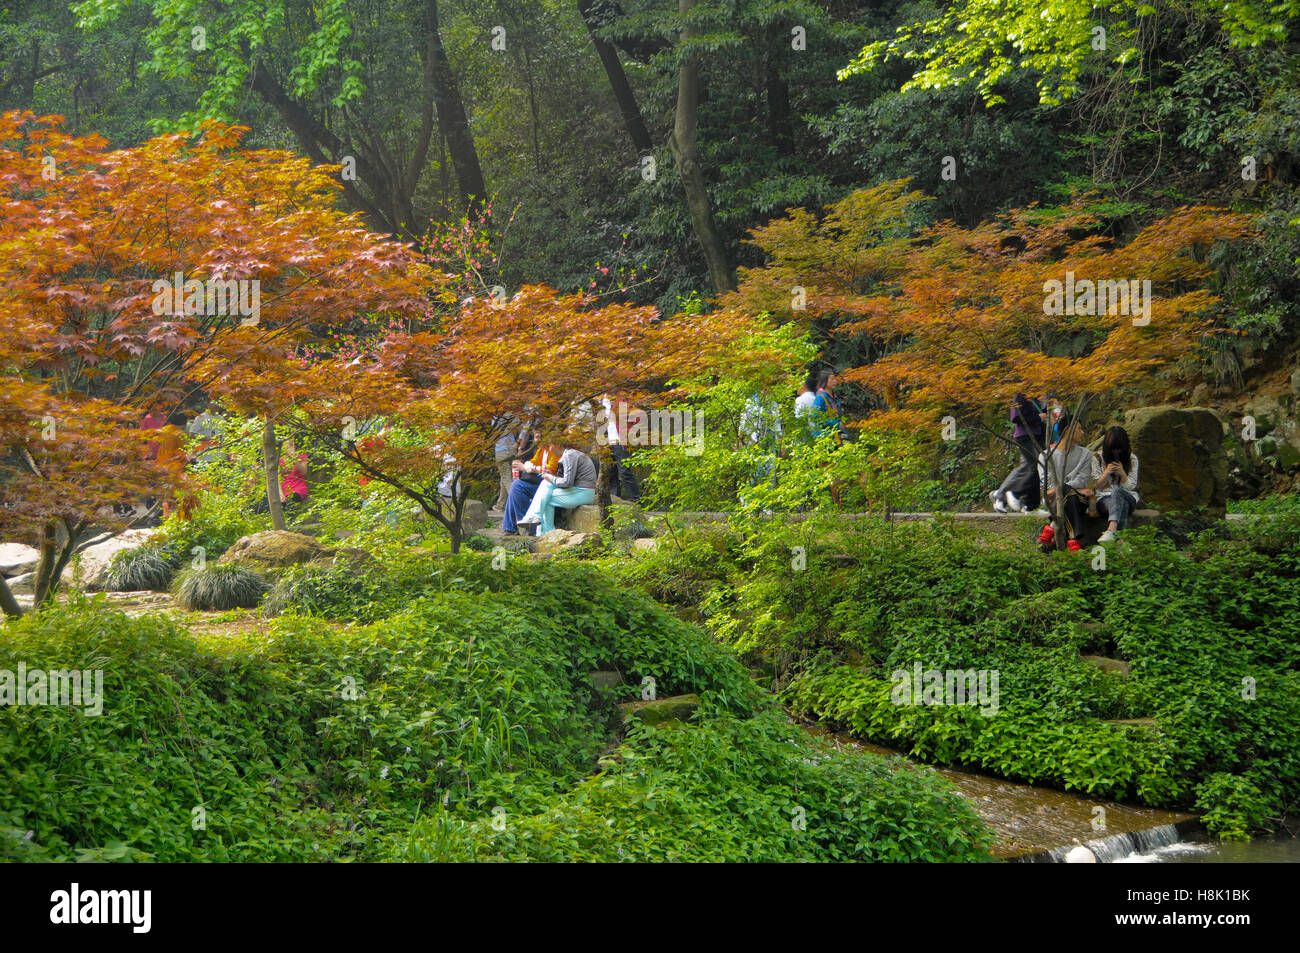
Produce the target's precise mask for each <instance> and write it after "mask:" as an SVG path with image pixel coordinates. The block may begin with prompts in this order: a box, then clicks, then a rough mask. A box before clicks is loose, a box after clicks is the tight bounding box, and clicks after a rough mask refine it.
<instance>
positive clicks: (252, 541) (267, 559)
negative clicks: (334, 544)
mask: <svg viewBox="0 0 1300 953" xmlns="http://www.w3.org/2000/svg"><path fill="white" fill-rule="evenodd" d="M332 554H333V553H332V551H331V550H329V549H326V548H325V547H324V546H322V545H321V544H320V543H318V542H317V541H316V540H314V539H312V538H311V537H310V536H304V535H303V534H302V533H291V532H289V531H288V530H283V529H271V530H267V531H265V532H262V533H254V534H253V535H252V536H241V537H240V538H239V539H238V540H236V542H235V545H233V546H231V547H230V548H229V549H228V550H226V551H225V552H224V553H223V554H222V555H221V558H220V559H218V560H217V564H218V565H228V564H230V563H235V564H238V565H243V566H248V567H249V568H250V569H282V568H284V567H285V566H296V565H298V564H299V563H309V562H311V561H313V560H316V559H321V558H322V557H324V556H329V555H332Z"/></svg>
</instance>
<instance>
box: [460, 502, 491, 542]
mask: <svg viewBox="0 0 1300 953" xmlns="http://www.w3.org/2000/svg"><path fill="white" fill-rule="evenodd" d="M487 524H488V506H487V504H486V503H484V502H483V501H482V500H473V499H470V500H466V501H465V508H464V509H462V510H461V513H460V526H461V529H462V531H463V532H464V535H465V536H472V535H473V534H474V533H477V532H478V531H479V530H481V529H486V528H487Z"/></svg>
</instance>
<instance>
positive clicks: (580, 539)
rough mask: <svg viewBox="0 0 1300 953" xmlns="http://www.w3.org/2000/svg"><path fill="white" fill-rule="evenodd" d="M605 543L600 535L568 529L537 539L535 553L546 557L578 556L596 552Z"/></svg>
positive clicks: (534, 545)
mask: <svg viewBox="0 0 1300 953" xmlns="http://www.w3.org/2000/svg"><path fill="white" fill-rule="evenodd" d="M602 545H603V541H602V540H601V538H600V535H599V534H598V533H575V532H573V531H572V530H567V529H553V530H551V531H550V532H549V533H543V534H542V535H541V536H539V537H537V541H536V542H535V543H534V544H533V552H535V553H539V554H541V555H544V556H558V555H560V554H561V553H564V554H566V555H578V554H584V553H590V552H594V551H596V550H598V549H600V548H601V546H602Z"/></svg>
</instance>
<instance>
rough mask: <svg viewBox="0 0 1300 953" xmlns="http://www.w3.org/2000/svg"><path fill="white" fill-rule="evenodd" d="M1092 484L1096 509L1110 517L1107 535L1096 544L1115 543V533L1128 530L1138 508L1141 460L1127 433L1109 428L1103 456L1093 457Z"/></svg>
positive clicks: (1102, 448) (1103, 437) (1105, 438)
mask: <svg viewBox="0 0 1300 953" xmlns="http://www.w3.org/2000/svg"><path fill="white" fill-rule="evenodd" d="M1092 483H1093V488H1094V490H1095V491H1096V494H1097V497H1096V499H1097V509H1098V510H1099V511H1101V512H1102V513H1104V514H1105V515H1107V516H1109V517H1110V523H1109V524H1108V525H1107V527H1106V531H1105V532H1104V533H1102V534H1101V537H1100V538H1099V539H1098V540H1097V542H1099V543H1109V542H1113V541H1114V539H1115V535H1116V533H1118V532H1119V531H1120V530H1122V529H1125V528H1126V527H1127V526H1128V520H1129V517H1130V516H1131V515H1132V513H1133V511H1134V510H1136V509H1137V507H1138V500H1139V498H1140V495H1139V493H1138V458H1137V454H1135V453H1133V451H1132V449H1131V448H1130V446H1129V439H1128V431H1126V430H1125V429H1124V428H1123V427H1107V428H1106V433H1105V434H1104V435H1103V436H1102V439H1101V453H1097V454H1093V458H1092Z"/></svg>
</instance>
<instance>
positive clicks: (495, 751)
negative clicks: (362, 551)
mask: <svg viewBox="0 0 1300 953" xmlns="http://www.w3.org/2000/svg"><path fill="white" fill-rule="evenodd" d="M441 563H442V564H443V565H442V566H441V567H440V568H442V569H443V577H444V578H443V579H442V584H443V585H444V586H445V588H444V589H442V590H441V591H437V592H433V593H431V594H428V595H425V596H422V597H415V598H412V599H410V600H408V605H407V606H406V607H405V608H404V609H403V610H402V611H401V612H399V613H396V614H393V615H391V616H390V617H388V618H386V619H384V620H383V621H382V622H379V623H377V624H375V625H369V626H364V627H348V628H340V627H336V626H332V625H331V624H329V623H327V622H325V621H323V620H320V619H314V618H310V617H305V616H286V617H284V618H281V619H278V620H276V622H274V623H273V624H272V625H271V627H270V631H269V633H268V632H265V631H259V632H245V633H240V632H234V633H231V632H222V633H220V634H204V633H188V632H186V631H185V630H183V629H182V628H180V627H179V626H178V624H177V622H176V621H175V620H174V619H171V618H169V617H167V616H162V615H158V616H147V615H146V616H140V617H136V618H129V617H127V616H126V615H124V614H122V613H120V612H115V611H111V610H110V609H109V608H108V607H107V606H106V605H105V604H104V603H103V600H102V599H98V600H94V601H87V600H81V599H74V600H73V601H71V602H69V603H68V604H65V605H60V606H57V607H54V608H53V609H51V610H50V611H48V612H45V613H41V614H37V615H33V616H29V617H27V618H24V619H23V620H21V621H19V622H18V623H16V624H13V625H10V626H6V627H5V630H4V638H3V639H0V668H9V669H13V668H14V667H15V665H16V664H17V660H19V659H23V660H25V661H26V662H27V664H28V666H29V668H33V669H34V668H38V667H60V668H63V667H69V666H74V665H75V666H79V667H82V668H87V669H90V668H98V669H101V670H102V671H103V672H104V702H103V712H102V714H101V715H100V716H98V717H87V716H85V715H83V714H82V712H81V711H77V710H74V709H70V708H66V707H64V708H60V707H55V706H6V707H4V708H0V859H32V860H71V859H79V860H118V859H135V860H158V861H165V862H169V861H184V860H206V861H247V860H257V861H303V860H313V859H321V860H339V859H359V860H381V859H390V858H398V859H422V858H426V857H439V856H456V857H461V858H463V857H465V856H467V854H466V850H468V852H469V854H470V855H478V856H484V857H488V856H501V857H511V858H516V857H517V858H526V857H531V858H537V859H569V860H577V859H584V858H587V857H593V858H594V857H600V858H602V859H614V858H616V857H618V856H620V855H622V856H626V857H640V858H649V857H681V858H683V859H808V860H819V859H841V858H844V859H847V858H859V859H871V858H877V859H927V858H928V859H958V858H965V857H972V856H978V855H980V845H981V844H982V842H983V841H982V837H983V835H982V834H981V833H980V830H981V829H980V827H979V824H978V822H976V821H975V820H974V818H973V815H972V814H971V813H970V811H969V809H968V808H967V807H965V806H964V805H963V804H962V803H961V801H960V799H959V798H958V797H957V795H956V794H955V793H953V792H952V790H951V789H950V788H949V787H948V786H947V785H946V783H944V782H942V781H941V780H940V779H939V778H937V777H934V776H933V775H932V774H930V773H928V772H923V771H920V770H909V769H906V768H899V767H897V766H886V764H885V763H884V762H883V761H882V760H881V759H877V758H874V757H873V756H867V755H860V754H852V755H850V754H836V753H832V752H830V751H828V750H827V749H825V748H822V747H819V746H817V745H814V744H812V743H811V742H810V741H809V740H808V739H807V738H806V737H805V736H804V735H803V734H802V733H801V732H800V731H799V730H798V729H795V728H793V727H792V726H790V725H788V724H786V722H785V718H784V716H783V715H782V714H781V713H780V712H779V711H777V710H775V709H774V708H773V706H772V705H771V703H770V701H768V700H765V699H763V698H762V697H760V695H759V693H758V692H756V691H755V690H754V689H753V685H752V683H751V681H750V679H749V678H748V676H747V675H746V673H745V672H744V670H743V669H742V668H741V667H740V665H739V664H738V663H737V662H736V660H735V659H734V657H732V655H731V654H730V653H729V652H728V651H727V650H726V649H724V648H722V647H720V646H718V645H717V644H716V643H715V642H713V641H712V640H711V639H710V638H709V637H708V636H707V635H706V634H705V633H703V632H701V631H699V630H698V629H696V628H694V627H692V626H689V625H686V624H685V623H682V622H680V621H678V620H677V619H675V618H674V617H673V616H671V615H670V614H669V613H667V612H666V611H665V610H664V609H663V608H662V607H659V606H656V605H654V604H653V603H652V602H650V601H649V600H648V599H646V598H645V597H643V596H638V595H636V594H635V593H631V594H629V593H627V592H624V591H621V590H620V589H619V587H617V586H616V585H614V584H613V583H611V582H609V581H607V580H604V579H601V578H600V577H598V576H597V575H596V574H595V573H593V572H592V571H590V570H589V569H587V568H586V567H581V566H574V565H570V566H567V567H566V566H558V565H555V564H538V563H534V564H529V565H528V566H524V565H516V566H513V567H511V570H510V571H498V570H493V569H491V568H490V566H491V560H490V559H488V558H484V557H478V556H475V557H467V558H464V559H457V560H442V561H441ZM377 584H379V583H377ZM595 668H610V669H616V670H619V671H621V672H623V673H624V675H625V677H626V680H627V682H628V685H626V686H624V688H622V689H620V690H616V691H614V692H613V697H612V698H611V697H610V696H609V694H607V693H605V692H597V691H595V690H594V689H593V688H592V686H591V682H590V673H591V671H592V670H593V669H595ZM644 675H651V676H653V677H654V678H655V679H656V682H657V685H658V687H659V691H660V694H661V695H668V694H672V693H677V692H685V691H693V692H697V693H699V694H700V695H701V696H702V698H703V704H702V706H701V714H700V716H699V720H698V722H697V723H692V726H691V727H690V728H689V729H687V728H682V729H670V728H668V727H661V728H657V729H654V730H650V729H643V728H636V727H634V728H633V729H632V730H631V731H630V733H629V734H628V736H627V737H626V738H625V739H624V740H623V743H622V744H621V746H620V745H619V744H618V743H617V730H618V725H619V716H618V712H617V709H614V708H613V707H612V701H614V700H616V699H618V698H620V697H622V698H627V697H630V696H631V695H632V694H633V693H635V692H636V691H637V686H638V685H639V684H640V682H641V678H642V677H643V676H644ZM616 749H617V753H616V754H615V755H614V756H613V757H612V758H606V759H605V761H604V762H603V767H602V764H598V759H600V758H601V756H602V753H608V752H611V751H615V750H616ZM69 766H73V767H72V768H71V770H73V771H74V772H75V783H69V770H70V768H69ZM795 807H799V808H803V809H804V811H805V813H806V820H807V823H806V831H799V830H797V829H795V828H794V827H793V826H792V824H791V820H792V816H791V815H792V809H793V808H795ZM196 808H202V809H203V812H204V816H205V825H204V827H203V828H202V829H196V828H195V827H194V826H193V824H192V820H193V818H194V817H195V816H196V815H195V810H196ZM495 808H501V809H503V810H505V811H506V812H507V815H508V818H509V823H508V824H507V830H508V831H514V832H516V833H517V835H518V836H519V837H521V838H522V839H523V842H520V843H513V844H506V845H504V846H500V847H499V848H498V846H494V845H492V844H488V845H487V846H476V845H477V844H479V843H480V839H481V838H482V837H485V836H492V835H487V834H485V833H484V831H483V830H482V829H483V827H484V825H485V823H486V822H490V821H491V820H492V819H493V818H494V816H495V815H494V814H493V810H494V809H495ZM430 817H435V818H438V821H437V822H436V823H435V824H433V825H432V826H431V825H430V824H429V823H428V822H427V821H425V820H421V821H419V822H418V824H417V820H416V819H417V818H420V819H427V818H430ZM606 817H608V818H609V819H611V822H612V823H611V824H606V820H605V819H606ZM569 818H573V819H574V820H573V822H572V826H570V822H569V820H568V819H569ZM488 829H489V830H490V824H489V825H488ZM530 829H531V830H534V831H536V836H535V837H534V836H532V835H529V834H528V833H527V831H528V830H530ZM28 832H30V834H29V833H28ZM440 832H441V833H440ZM457 845H460V846H457Z"/></svg>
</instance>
